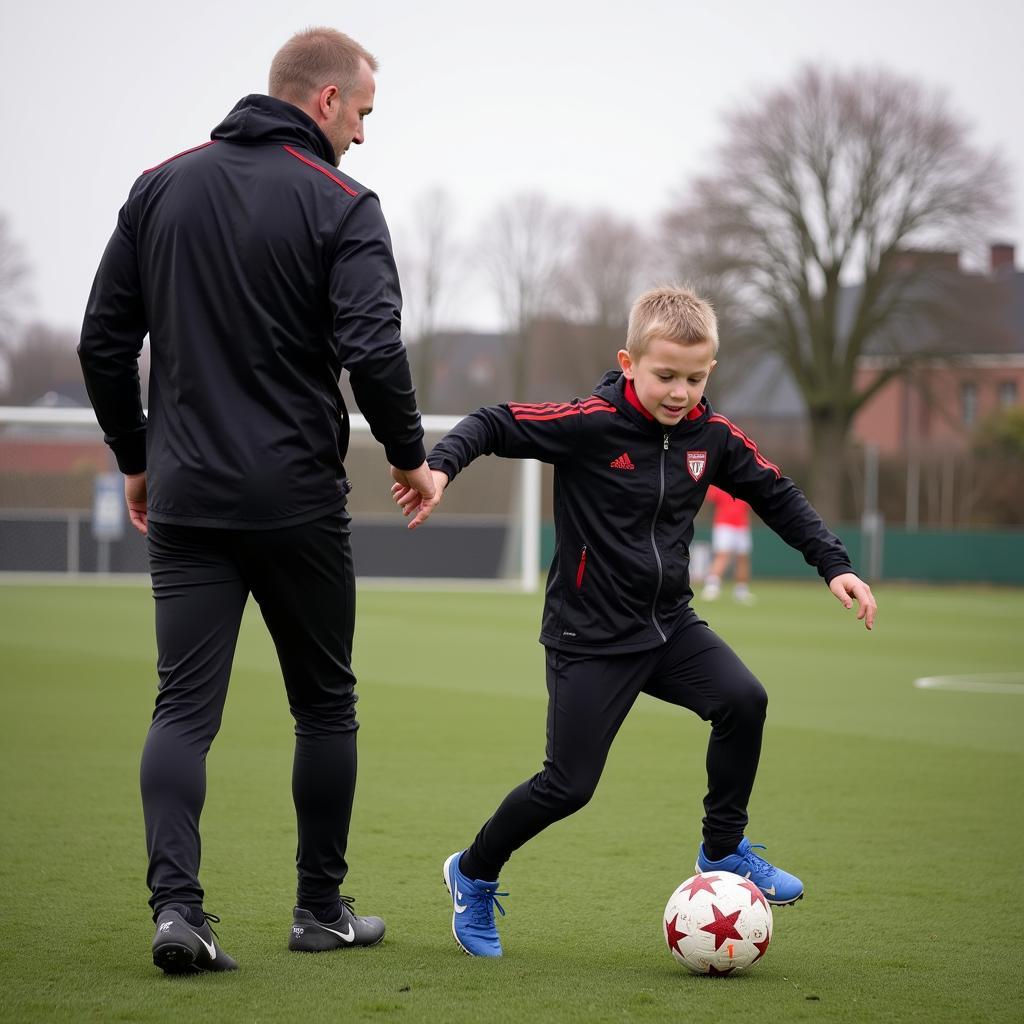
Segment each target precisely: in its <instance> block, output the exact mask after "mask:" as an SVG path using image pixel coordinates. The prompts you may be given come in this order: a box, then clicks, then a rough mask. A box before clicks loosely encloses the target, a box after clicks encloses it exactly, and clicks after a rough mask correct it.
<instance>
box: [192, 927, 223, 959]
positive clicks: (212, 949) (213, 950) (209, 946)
mask: <svg viewBox="0 0 1024 1024" xmlns="http://www.w3.org/2000/svg"><path fill="white" fill-rule="evenodd" d="M189 931H190V932H192V934H193V935H194V936H195V937H196V938H197V939H198V940H199V941H200V942H201V943H202V944H203V945H204V946H205V947H206V952H207V953H209V954H210V959H211V960H216V959H217V947H216V946H215V945H214V944H213V943H212V942H207V941H206V939H204V938H203V937H202V935H200V934H199V932H197V931H196V930H195V929H194V928H189Z"/></svg>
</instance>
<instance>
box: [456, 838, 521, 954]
mask: <svg viewBox="0 0 1024 1024" xmlns="http://www.w3.org/2000/svg"><path fill="white" fill-rule="evenodd" d="M464 852H465V851H464V850H459V852H458V853H453V854H452V855H451V856H450V857H449V858H448V859H447V860H446V861H445V862H444V884H445V885H446V886H447V887H448V893H449V894H450V896H451V898H452V905H453V906H454V908H455V909H454V912H453V913H452V935H454V936H455V941H456V942H457V943H458V944H459V945H460V946H461V947H462V951H463V952H464V953H468V954H469V955H470V956H501V939H499V938H498V929H497V928H496V927H495V924H494V908H495V907H497V908H498V911H499V913H501V915H502V916H504V914H505V910H504V908H503V907H502V905H501V904H500V903H499V902H498V900H497V899H496V897H498V896H507V895H508V893H507V892H498V883H497V882H481V881H478V880H474V879H472V878H467V877H466V876H465V875H464V874H463V873H462V872H461V871H460V870H459V858H460V857H461V856H462V854H463V853H464Z"/></svg>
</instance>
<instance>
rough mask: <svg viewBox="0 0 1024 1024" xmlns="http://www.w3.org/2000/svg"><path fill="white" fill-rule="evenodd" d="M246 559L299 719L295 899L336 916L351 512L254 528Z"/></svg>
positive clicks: (349, 685) (350, 619)
mask: <svg viewBox="0 0 1024 1024" xmlns="http://www.w3.org/2000/svg"><path fill="white" fill-rule="evenodd" d="M245 566H246V578H247V580H248V582H249V584H250V586H251V587H252V592H253V596H254V597H255V598H256V600H257V601H258V602H259V605H260V610H261V612H262V613H263V618H264V621H265V622H266V624H267V628H268V629H269V630H270V633H271V636H272V637H273V639H274V644H275V645H276V647H277V654H278V658H279V660H280V662H281V670H282V673H283V675H284V681H285V687H286V688H287V691H288V702H289V707H290V708H291V712H292V716H293V717H294V719H295V759H294V762H293V769H292V796H293V798H294V801H295V813H296V818H297V824H298V850H297V853H296V866H297V869H298V905H299V906H300V907H302V908H305V909H306V910H309V911H312V912H313V913H314V914H315V915H316V916H317V917H320V919H321V920H333V919H334V915H335V914H336V913H337V908H338V905H339V896H338V889H339V886H340V885H341V883H342V882H343V881H344V878H345V875H346V872H347V870H348V865H347V864H346V862H345V849H346V846H347V843H348V829H349V821H350V819H351V816H352V800H353V795H354V791H355V781H356V729H357V728H358V724H357V722H356V717H355V704H356V694H355V676H354V675H353V673H352V667H351V662H352V635H353V628H354V624H355V576H354V571H353V568H352V554H351V550H350V546H349V530H348V516H347V515H346V514H344V513H337V514H334V515H331V516H327V517H325V518H323V519H318V520H316V521H315V522H312V523H305V524H303V525H301V526H295V527H291V528H288V529H284V530H269V531H260V532H259V533H258V534H255V533H254V535H253V537H252V538H251V543H250V545H249V548H248V550H247V552H246V556H245ZM332 911H333V912H332ZM322 914H327V915H329V916H328V917H321V915H322Z"/></svg>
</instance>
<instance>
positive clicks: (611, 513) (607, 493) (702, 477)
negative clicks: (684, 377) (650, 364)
mask: <svg viewBox="0 0 1024 1024" xmlns="http://www.w3.org/2000/svg"><path fill="white" fill-rule="evenodd" d="M491 454H494V455H502V456H505V457H507V458H520V459H539V460H541V461H543V462H550V463H553V464H554V467H555V491H554V504H555V509H554V512H555V555H554V559H553V560H552V563H551V569H550V571H549V573H548V582H547V596H546V600H545V604H544V619H543V624H542V627H541V636H540V640H541V643H542V644H544V645H545V646H546V647H551V648H554V649H556V650H562V651H576V652H579V653H597V652H607V653H612V652H615V653H625V652H628V651H642V650H647V649H649V648H652V647H657V646H658V645H659V644H662V643H664V642H665V640H666V638H667V637H668V636H670V635H671V633H672V631H673V630H674V629H675V628H676V626H677V625H679V623H680V622H681V621H682V619H683V617H684V616H686V615H687V614H688V609H689V602H690V599H691V598H692V597H693V591H692V590H691V589H690V578H689V561H690V557H689V551H690V541H691V540H692V538H693V519H694V516H695V515H696V514H697V512H698V511H699V510H700V507H701V505H702V504H703V502H704V496H705V494H706V493H707V489H708V486H709V485H710V484H717V485H718V486H719V487H721V488H723V489H724V490H726V491H728V492H729V493H730V494H732V495H734V496H735V497H737V498H742V499H743V500H744V501H747V502H749V503H750V505H751V506H752V507H753V509H754V511H755V512H757V514H758V515H759V516H760V517H761V518H762V519H763V520H764V521H765V523H767V524H768V526H770V527H771V528H772V529H773V530H775V532H776V533H778V534H779V535H780V536H781V537H782V539H783V540H785V541H786V542H787V543H788V544H791V545H792V546H793V547H795V548H796V549H797V550H799V551H801V552H802V553H803V555H804V557H805V558H806V560H807V562H808V563H809V564H810V565H813V566H815V567H816V568H817V569H818V572H819V573H820V575H821V576H822V577H823V578H824V579H825V581H826V582H828V581H830V580H832V579H833V577H835V576H838V575H839V574H840V573H844V572H850V571H851V568H850V560H849V557H848V555H847V553H846V549H845V548H844V547H843V545H842V542H841V541H840V540H839V538H838V537H836V536H835V535H834V534H832V533H831V532H830V531H829V530H828V528H827V527H826V526H825V524H824V523H823V522H822V520H821V517H820V516H819V515H818V513H817V512H815V511H814V509H813V508H812V507H811V505H810V503H809V502H808V501H807V499H806V498H805V497H804V495H803V493H802V492H801V491H800V490H799V489H798V488H797V487H796V485H795V484H794V483H793V481H792V480H789V479H787V478H786V477H784V476H783V475H782V474H781V473H780V472H779V469H778V467H777V466H775V465H773V464H772V463H771V462H769V461H768V460H767V459H766V458H765V457H764V456H763V455H762V454H761V453H760V452H759V451H758V450H757V446H756V445H755V444H754V442H753V441H751V440H750V439H749V438H748V437H747V436H746V434H744V433H743V431H742V430H740V429H739V427H737V426H736V425H735V424H733V423H731V422H730V421H729V420H727V419H726V418H725V417H724V416H720V415H718V414H716V413H714V412H713V411H712V409H711V406H710V404H709V403H708V401H707V399H706V398H705V399H703V400H702V401H701V403H700V405H699V406H698V407H697V408H696V409H694V411H693V412H692V413H691V414H690V418H688V419H686V420H684V421H683V422H681V423H680V424H678V425H677V426H675V427H671V428H666V427H663V426H662V425H661V424H660V423H658V422H657V421H656V420H655V419H654V418H653V417H652V416H651V415H650V413H648V412H647V411H646V410H645V409H644V408H643V406H642V405H641V404H640V402H639V400H638V399H637V397H636V392H635V390H634V389H633V386H632V383H631V382H629V383H627V382H626V380H625V378H624V377H623V375H622V374H621V373H619V372H617V371H615V372H610V373H608V374H606V375H605V377H604V379H603V380H602V381H601V383H600V384H599V385H598V386H597V387H596V388H595V389H594V392H593V394H592V395H591V397H589V398H586V399H583V400H579V399H575V400H573V401H572V402H561V403H560V402H548V403H544V404H540V405H534V404H520V403H515V402H512V403H509V404H507V405H498V406H490V407H487V408H483V409H478V410H477V411H476V412H475V413H472V414H471V415H470V416H467V417H466V418H465V419H464V420H462V421H461V422H460V423H459V424H458V425H457V426H456V427H455V429H454V430H452V431H451V432H450V433H448V434H447V435H446V436H445V437H444V438H443V439H442V440H441V441H439V442H438V444H437V445H436V446H435V447H434V449H433V451H432V452H431V453H430V455H429V456H428V457H427V462H428V464H429V465H430V467H431V468H432V469H440V470H443V471H444V472H445V473H447V474H448V477H449V479H453V478H454V477H455V476H456V474H457V473H458V472H459V471H460V470H462V469H464V468H465V467H466V466H468V465H469V463H470V462H472V461H473V459H475V458H476V457H477V456H479V455H491Z"/></svg>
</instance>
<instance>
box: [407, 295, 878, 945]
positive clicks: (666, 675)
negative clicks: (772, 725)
mask: <svg viewBox="0 0 1024 1024" xmlns="http://www.w3.org/2000/svg"><path fill="white" fill-rule="evenodd" d="M717 351H718V328H717V324H716V321H715V315H714V312H713V311H712V309H711V307H710V306H709V305H708V303H707V302H704V301H703V300H701V299H700V298H698V297H697V296H696V295H694V294H692V293H691V292H689V291H686V290H684V289H680V288H661V289H656V290H654V291H650V292H647V293H645V294H644V295H641V296H640V298H639V299H637V301H636V303H635V304H634V306H633V309H632V311H631V313H630V318H629V328H628V334H627V339H626V347H625V348H624V349H622V350H621V351H620V352H619V353H618V361H619V366H620V367H621V373H620V372H618V371H614V372H610V373H608V374H607V375H606V376H605V377H604V379H603V380H602V381H601V383H600V384H599V385H598V386H597V388H595V390H594V392H593V394H592V395H591V396H590V397H589V398H585V399H583V400H574V401H572V402H564V403H562V402H546V403H542V404H539V405H534V404H525V403H521V402H510V403H508V404H507V405H500V406H492V407H489V408H483V409H479V410H477V411H476V412H475V413H473V414H472V415H470V416H467V417H466V418H465V419H464V420H462V422H461V423H459V424H458V426H456V427H455V429H454V430H452V431H451V432H450V433H449V434H448V435H447V436H445V437H444V438H443V439H442V440H441V441H440V442H439V443H438V444H437V446H436V447H435V448H434V450H433V452H432V453H431V454H430V456H429V457H428V460H427V461H428V464H429V465H430V467H431V469H432V470H434V471H435V498H434V499H432V500H430V501H423V500H422V499H421V498H420V497H419V495H417V494H415V493H413V492H411V491H410V490H409V489H408V488H407V487H405V486H403V485H402V484H400V483H399V484H396V485H395V487H394V488H393V492H394V496H395V500H396V501H397V502H398V503H399V505H401V506H402V508H403V510H404V512H405V514H406V515H410V514H412V513H415V516H414V518H413V520H412V522H411V523H410V526H412V527H415V526H418V525H419V524H420V523H421V522H422V521H423V520H424V519H425V518H426V517H427V516H428V515H429V514H430V512H431V511H432V509H433V508H434V507H435V506H436V505H437V503H438V502H439V501H440V500H441V499H440V495H441V493H442V491H443V489H444V487H445V486H447V485H448V483H449V482H450V481H451V480H452V479H454V477H455V476H456V474H458V473H459V471H460V470H462V469H465V468H466V466H468V465H469V464H470V463H471V462H472V461H473V460H474V459H475V458H477V457H478V456H480V455H489V454H496V455H501V456H505V457H507V458H523V459H525V458H532V459H541V460H543V461H545V462H550V463H553V464H554V467H555V490H554V506H555V508H554V513H555V537H556V544H555V554H554V559H553V561H552V564H551V570H550V572H549V574H548V583H547V597H546V601H545V605H544V615H543V625H542V627H541V637H540V639H541V643H542V644H543V645H544V646H545V648H546V650H547V685H548V695H549V703H548V717H547V751H546V756H545V759H544V767H543V769H542V770H541V771H540V772H539V773H538V774H536V775H534V776H533V778H531V779H529V780H528V781H526V782H524V783H523V784H522V785H520V786H518V787H517V788H516V789H514V790H512V792H511V793H509V794H508V796H506V797H505V799H504V801H503V802H502V803H501V805H500V806H499V807H498V809H497V810H496V811H495V813H494V815H493V816H492V817H491V819H490V820H489V821H488V822H487V823H486V824H485V825H484V826H483V828H481V830H480V832H479V833H478V834H477V836H476V838H475V839H474V840H473V843H472V844H471V845H470V846H469V847H468V849H466V850H462V851H459V852H457V853H453V854H452V855H451V856H450V857H449V858H448V859H447V860H446V861H445V862H444V880H445V884H446V885H447V887H448V890H449V892H450V894H451V898H452V903H453V909H454V912H453V914H452V932H453V934H454V935H455V939H456V941H457V942H458V944H459V945H460V946H461V947H462V948H463V950H465V952H467V953H469V954H471V955H473V956H501V952H502V950H501V942H500V940H499V938H498V932H497V928H496V927H495V921H494V907H495V906H497V907H498V909H499V911H501V913H504V910H503V909H502V908H501V905H500V904H499V903H498V901H497V898H496V897H497V896H501V895H505V894H504V893H499V892H498V891H497V890H498V881H497V879H498V873H499V871H500V870H501V868H502V866H503V865H504V863H505V862H506V861H507V860H508V859H509V857H510V856H511V855H512V853H513V852H514V851H515V850H517V849H518V848H519V847H520V846H522V845H523V844H524V843H525V842H527V841H528V840H529V839H532V838H533V837H534V836H535V835H537V834H538V833H539V832H541V831H542V830H543V829H545V828H547V826H548V825H550V824H552V823H553V822H555V821H558V820H559V819H561V818H564V817H567V816H568V815H570V814H572V813H573V812H574V811H577V810H579V809H580V808H581V807H583V805H584V804H586V803H587V801H588V800H589V799H590V797H591V795H592V794H593V792H594V789H595V787H596V786H597V782H598V779H599V778H600V775H601V771H602V769H603V767H604V763H605V759H606V757H607V754H608V750H609V748H610V747H611V743H612V740H613V739H614V738H615V734H616V733H617V732H618V729H619V727H620V726H621V725H622V722H623V720H624V719H625V717H626V715H627V714H628V712H629V710H630V708H631V707H632V705H633V703H634V701H635V700H636V698H637V696H638V695H639V694H640V693H641V692H643V693H648V694H650V695H651V696H654V697H657V698H659V699H661V700H665V701H668V702H670V703H672V704H678V705H680V706H681V707H686V708H689V709H691V710H692V711H695V712H696V713H697V714H698V715H700V717H701V718H703V719H704V720H706V721H710V722H711V738H710V742H709V744H708V754H707V771H708V791H707V796H706V797H705V799H704V809H705V817H704V823H703V824H704V827H703V842H702V843H701V844H700V847H699V850H698V854H697V869H698V870H699V871H710V870H717V871H732V872H735V873H737V874H740V875H744V876H747V877H749V878H751V879H752V880H753V881H754V882H755V883H756V884H757V885H758V887H759V888H760V889H761V891H762V892H763V893H764V894H765V897H766V899H767V900H768V902H770V903H772V904H775V905H779V904H789V903H794V902H796V900H798V899H800V898H801V896H803V885H802V883H801V882H800V880H799V879H798V878H796V877H794V876H793V875H791V874H789V873H788V872H786V871H783V870H782V869H780V868H777V867H775V866H774V865H772V864H769V863H768V862H767V861H765V860H763V859H762V858H761V857H759V856H758V855H757V854H756V853H754V849H755V847H753V846H752V845H751V843H750V842H749V840H747V839H745V838H744V835H743V833H744V830H745V828H746V825H747V802H748V800H749V798H750V792H751V789H752V787H753V784H754V775H755V773H756V771H757V762H758V757H759V754H760V750H761V733H762V729H763V725H764V717H765V707H766V703H767V698H766V695H765V691H764V689H763V687H762V686H761V684H760V683H759V682H758V681H757V679H755V678H754V676H753V675H752V674H751V673H750V671H749V670H748V669H747V668H746V666H745V665H744V664H743V663H742V662H741V661H740V660H739V658H738V657H737V656H736V655H735V654H734V653H733V652H732V651H731V650H730V649H729V647H728V646H727V645H726V644H725V643H724V642H723V641H722V640H721V639H719V637H717V636H716V635H715V634H714V633H713V632H712V631H711V630H710V629H709V628H708V627H707V624H706V623H704V622H702V621H701V620H700V619H699V618H698V617H697V615H696V614H695V613H694V611H693V610H692V609H691V607H690V599H691V598H692V597H693V592H692V591H691V589H690V585H689V578H688V571H687V566H688V561H689V559H688V550H689V543H690V540H691V538H692V536H693V518H694V516H695V515H696V514H697V512H698V510H699V509H700V507H701V503H702V502H703V501H704V495H705V493H706V491H707V489H708V486H709V485H710V484H711V483H717V484H720V485H722V486H725V487H727V488H728V490H729V491H730V493H732V494H735V495H737V496H739V497H742V498H743V499H745V500H746V501H748V502H750V504H751V505H752V506H753V508H754V509H755V510H756V511H757V513H758V515H759V516H760V517H761V518H762V519H763V520H764V521H765V522H766V523H767V524H768V525H769V526H770V527H772V528H773V529H774V530H775V531H776V532H777V533H778V534H779V535H780V536H781V537H782V538H783V539H784V540H786V541H787V542H788V543H789V544H791V545H792V546H793V547H795V548H797V549H798V550H799V551H801V552H802V553H803V555H804V557H805V558H806V559H807V561H808V562H809V563H810V564H811V565H814V566H816V567H817V569H818V572H819V573H820V575H821V576H822V577H823V578H824V580H825V582H826V583H827V584H828V585H829V588H830V589H831V591H832V592H833V593H834V594H835V595H836V597H837V598H838V599H839V600H840V601H841V602H842V603H843V605H844V606H845V607H847V608H850V607H851V606H852V602H853V600H856V601H858V602H859V605H860V608H859V611H858V614H857V618H858V619H863V620H864V622H865V625H866V626H867V627H868V629H870V628H871V627H872V625H873V623H874V618H875V611H876V606H875V601H874V598H873V597H872V595H871V590H870V589H869V587H868V586H867V585H866V584H865V583H863V582H862V581H861V580H860V579H858V578H857V577H856V576H855V575H854V574H853V572H851V570H850V562H849V558H848V557H847V554H846V551H845V549H844V548H843V545H842V544H841V543H840V541H839V540H838V539H837V538H836V537H835V536H834V535H833V534H832V533H830V532H829V530H828V529H827V528H826V526H825V524H824V523H823V522H822V521H821V518H820V517H819V516H818V514H817V513H816V512H815V511H814V509H813V508H812V507H811V506H810V504H808V502H807V500H806V498H804V496H803V494H802V493H801V492H800V491H799V490H798V489H797V488H796V486H795V485H794V484H793V482H792V481H790V480H788V479H787V478H786V477H784V476H782V474H781V473H780V472H779V470H778V468H777V467H776V466H774V465H773V464H772V463H771V462H769V461H768V460H767V459H766V458H765V457H764V456H763V455H762V454H761V453H760V452H759V451H758V450H757V446H756V445H755V444H754V443H753V441H751V440H750V439H749V438H748V437H747V436H746V435H745V434H744V433H743V431H741V430H740V429H739V428H738V427H736V426H735V425H734V424H732V423H731V422H730V421H729V420H727V419H726V418H725V417H724V416H720V415H717V414H716V413H714V412H713V411H712V409H711V406H710V405H709V404H708V401H707V400H706V399H705V398H704V397H703V396H704V388H705V385H706V384H707V381H708V376H709V375H710V373H711V371H712V369H713V368H714V366H715V355H716V353H717ZM759 848H762V849H763V847H759Z"/></svg>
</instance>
